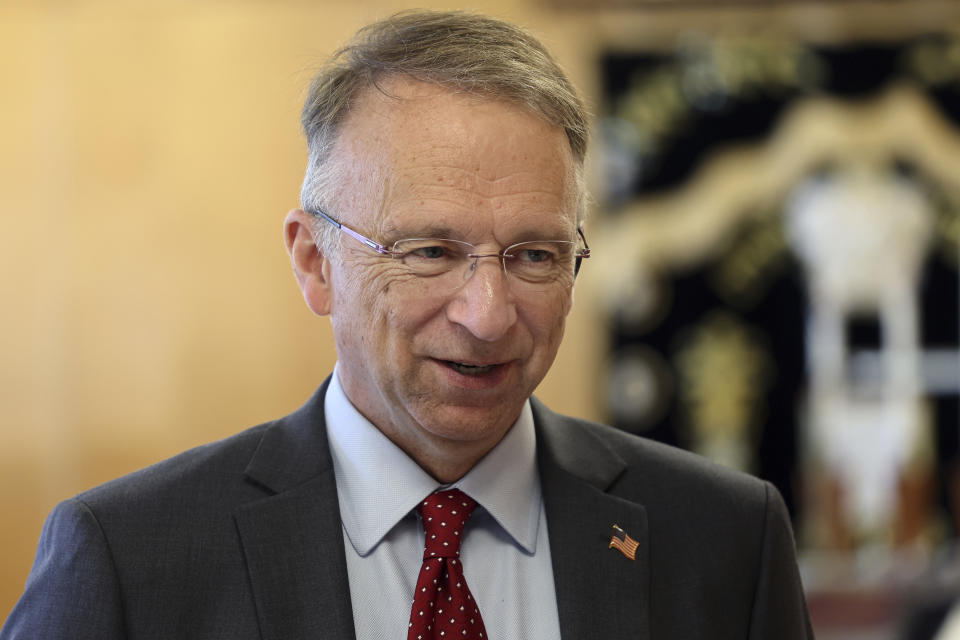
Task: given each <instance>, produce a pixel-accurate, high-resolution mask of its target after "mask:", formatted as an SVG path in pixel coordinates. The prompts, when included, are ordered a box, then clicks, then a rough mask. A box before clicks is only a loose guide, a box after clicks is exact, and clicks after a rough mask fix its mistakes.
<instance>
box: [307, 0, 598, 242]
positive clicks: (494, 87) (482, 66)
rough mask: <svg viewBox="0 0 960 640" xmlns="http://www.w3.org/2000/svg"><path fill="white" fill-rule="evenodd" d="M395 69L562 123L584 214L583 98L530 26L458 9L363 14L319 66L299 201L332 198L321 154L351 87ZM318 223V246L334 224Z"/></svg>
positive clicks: (311, 205)
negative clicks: (366, 20) (371, 19)
mask: <svg viewBox="0 0 960 640" xmlns="http://www.w3.org/2000/svg"><path fill="white" fill-rule="evenodd" d="M398 75H403V76H408V77H411V78H414V79H416V80H420V81H423V82H429V83H433V84H437V85H440V86H442V87H449V88H451V89H453V90H456V91H461V92H464V93H469V94H473V95H478V96H481V97H486V98H490V99H494V100H502V101H505V102H509V103H513V104H517V105H520V106H523V107H526V108H528V109H530V110H531V111H532V112H533V113H536V114H539V115H540V116H542V117H543V119H544V120H545V121H546V122H549V123H550V124H552V125H556V126H560V127H563V129H564V130H565V132H566V134H567V139H568V140H569V142H570V150H571V151H572V152H573V157H574V160H575V161H576V163H575V166H576V174H577V176H576V179H577V183H578V184H577V191H578V194H577V200H578V202H577V221H578V224H579V223H580V222H582V220H583V218H584V217H585V214H586V200H587V198H586V187H585V184H584V177H583V161H584V156H585V154H586V149H587V111H586V107H585V106H584V102H583V100H582V99H581V97H580V95H579V94H578V93H577V91H576V89H575V88H574V87H573V85H572V84H571V83H570V81H569V79H568V78H567V76H566V74H564V72H563V70H562V69H561V68H560V66H559V65H558V64H557V62H556V61H555V60H554V59H553V57H552V56H551V55H550V53H549V52H548V51H547V50H546V48H545V47H544V46H543V44H541V43H540V42H539V41H538V40H537V39H536V38H534V37H533V36H532V35H531V34H529V33H528V32H526V31H524V30H523V29H521V28H520V27H517V26H515V25H512V24H508V23H506V22H503V21H501V20H497V19H494V18H490V17H487V16H481V15H476V14H471V13H465V12H460V11H450V12H445V11H414V12H402V13H398V14H396V15H394V16H391V17H389V18H386V19H384V20H381V21H379V22H375V23H373V24H370V25H368V26H366V27H364V28H363V29H361V30H360V31H358V32H357V34H356V35H355V36H354V37H353V39H351V40H350V41H349V42H348V43H347V44H346V45H345V46H343V47H342V48H341V49H339V50H338V51H337V52H336V53H334V54H333V56H332V57H331V58H330V60H329V61H328V62H327V63H326V64H325V65H324V67H323V68H322V69H321V70H320V72H319V73H318V74H317V76H316V77H315V78H314V79H313V82H312V83H311V85H310V89H309V93H308V95H307V99H306V102H305V104H304V107H303V113H302V115H301V124H302V125H303V131H304V134H305V135H306V138H307V144H308V147H309V158H308V162H307V170H306V176H305V177H304V181H303V187H302V189H301V193H300V200H301V206H302V207H303V208H304V209H305V210H308V211H316V210H317V209H324V208H325V207H329V206H330V202H331V200H332V194H333V193H334V191H335V189H336V186H337V180H336V178H337V176H336V175H335V173H334V168H333V167H332V166H330V165H331V164H332V163H329V162H327V160H328V158H329V155H330V153H331V151H332V149H333V146H334V144H335V143H336V140H337V134H338V133H339V127H340V125H341V124H342V123H343V121H344V119H345V118H346V116H347V114H348V113H349V111H350V109H351V106H352V104H353V102H354V101H355V99H356V97H357V96H358V94H359V93H360V92H362V91H363V90H365V89H367V88H370V87H376V86H377V83H378V81H379V80H382V79H384V78H386V77H388V76H398ZM320 224H322V223H320ZM318 231H320V234H319V235H320V236H321V237H320V240H321V242H322V243H323V246H324V247H325V248H327V249H330V248H332V247H333V246H334V243H332V242H331V240H332V239H333V238H332V235H333V233H334V232H335V228H334V227H333V225H329V224H322V230H321V229H318Z"/></svg>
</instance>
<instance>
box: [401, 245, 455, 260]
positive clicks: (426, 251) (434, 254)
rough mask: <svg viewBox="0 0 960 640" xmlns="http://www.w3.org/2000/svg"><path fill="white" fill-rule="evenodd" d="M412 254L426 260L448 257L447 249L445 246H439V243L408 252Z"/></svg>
mask: <svg viewBox="0 0 960 640" xmlns="http://www.w3.org/2000/svg"><path fill="white" fill-rule="evenodd" d="M410 253H411V254H412V255H413V256H415V257H417V258H424V259H426V260H438V259H440V258H445V257H449V255H448V254H449V253H450V252H449V251H448V250H447V248H446V247H441V246H439V245H435V246H430V247H420V248H419V249H415V250H414V251H411V252H410Z"/></svg>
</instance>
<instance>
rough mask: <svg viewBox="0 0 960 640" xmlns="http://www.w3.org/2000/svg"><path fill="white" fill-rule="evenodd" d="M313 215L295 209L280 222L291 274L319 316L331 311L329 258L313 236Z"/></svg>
mask: <svg viewBox="0 0 960 640" xmlns="http://www.w3.org/2000/svg"><path fill="white" fill-rule="evenodd" d="M312 229H313V216H311V215H310V214H309V213H307V212H305V211H303V210H301V209H294V210H293V211H291V212H290V213H288V214H287V218H286V220H284V222H283V240H284V242H285V243H286V245H287V253H288V254H290V263H291V264H292V265H293V274H294V276H296V278H297V284H299V285H300V291H302V292H303V299H304V300H305V301H306V303H307V306H308V307H310V310H311V311H313V312H314V313H315V314H317V315H318V316H325V315H327V314H329V313H330V308H331V306H332V296H333V289H332V287H331V283H330V260H329V258H327V257H326V255H324V253H323V250H322V249H321V248H320V247H319V246H317V243H316V241H315V240H314V238H313V232H312Z"/></svg>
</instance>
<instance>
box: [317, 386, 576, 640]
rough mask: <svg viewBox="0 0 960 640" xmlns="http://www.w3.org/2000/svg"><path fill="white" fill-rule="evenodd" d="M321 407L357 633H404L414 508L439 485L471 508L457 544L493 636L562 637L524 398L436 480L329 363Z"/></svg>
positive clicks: (415, 538) (379, 639)
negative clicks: (512, 416) (492, 441)
mask: <svg viewBox="0 0 960 640" xmlns="http://www.w3.org/2000/svg"><path fill="white" fill-rule="evenodd" d="M324 402H325V404H324V411H325V415H326V421H327V435H328V437H329V439H330V450H331V452H332V455H333V468H334V473H335V475H336V481H337V495H338V497H339V502H340V515H341V518H342V522H343V532H344V551H345V553H346V557H347V572H348V574H349V578H350V599H351V602H352V603H353V619H354V624H355V625H356V631H357V638H358V639H359V640H405V639H406V637H407V625H408V623H409V621H410V606H411V602H412V601H413V590H414V587H415V585H416V583H417V576H418V575H419V573H420V565H421V561H422V558H423V537H424V534H423V529H422V528H421V527H420V523H419V521H418V520H417V517H416V515H415V513H414V511H413V509H414V508H415V507H416V506H417V505H418V504H419V503H420V501H421V500H423V498H424V497H425V496H427V495H429V494H430V493H432V492H433V491H435V490H437V489H438V488H441V487H443V488H449V487H455V488H458V489H461V490H462V491H465V492H466V493H467V494H469V495H470V496H471V497H472V498H473V499H474V500H476V501H477V503H478V505H479V506H478V507H477V508H476V509H475V510H474V512H473V515H472V516H471V518H470V521H469V522H468V523H467V527H466V530H465V533H464V540H463V543H462V547H461V550H460V559H461V561H462V562H463V570H464V577H465V578H466V580H467V585H468V586H469V587H470V591H471V593H473V596H474V598H475V599H476V601H477V603H478V605H479V606H480V615H481V616H482V617H483V623H484V626H485V627H486V629H487V636H488V637H489V638H490V639H491V640H528V639H529V640H556V639H557V638H559V637H560V626H559V621H558V615H557V601H556V595H555V592H554V587H553V567H552V565H551V563H550V544H549V542H548V541H547V519H546V514H545V512H544V508H543V500H542V498H541V493H540V477H539V475H538V473H537V461H536V434H535V432H534V428H533V414H532V412H531V410H530V404H529V403H527V404H526V405H524V409H523V412H522V413H521V415H520V418H519V419H518V420H517V422H516V423H515V424H514V425H513V427H512V428H511V429H510V431H509V432H508V433H507V435H506V436H504V438H503V440H501V441H500V443H499V444H498V445H497V446H496V447H494V449H493V450H492V451H491V452H490V453H488V454H487V455H486V456H485V457H484V458H483V459H482V460H480V462H478V463H477V464H476V466H474V468H473V469H471V470H470V472H469V473H467V475H466V476H464V477H463V478H461V479H460V481H458V482H456V483H454V484H453V485H441V484H439V483H438V482H437V481H436V480H434V479H433V478H432V477H431V476H430V475H429V474H428V473H426V472H425V471H424V470H423V469H421V468H420V467H419V466H418V465H417V463H415V462H414V461H413V460H411V459H410V458H409V457H407V455H406V454H405V453H404V452H403V451H402V450H400V449H399V448H398V447H397V446H396V445H394V444H393V443H392V442H390V440H389V439H387V437H386V436H384V435H383V434H382V433H380V431H379V430H378V429H377V428H376V427H374V426H373V425H372V424H371V423H370V422H369V421H368V420H367V419H366V418H364V417H363V416H362V415H361V414H360V413H359V412H358V411H357V409H356V408H355V407H354V406H353V405H352V404H351V403H350V401H349V400H348V399H347V397H346V395H345V394H344V392H343V388H342V387H341V386H340V382H339V379H338V377H337V375H336V370H334V375H333V379H332V380H331V382H330V386H329V388H328V389H327V395H326V398H325V401H324Z"/></svg>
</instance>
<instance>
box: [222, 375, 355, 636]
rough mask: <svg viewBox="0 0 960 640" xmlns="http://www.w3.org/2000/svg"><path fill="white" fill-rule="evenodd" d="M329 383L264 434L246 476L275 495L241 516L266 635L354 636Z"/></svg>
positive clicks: (243, 509) (239, 528)
mask: <svg viewBox="0 0 960 640" xmlns="http://www.w3.org/2000/svg"><path fill="white" fill-rule="evenodd" d="M326 387H327V383H326V382H325V383H324V384H323V385H322V386H321V387H320V389H319V390H318V391H317V393H316V394H314V396H313V397H312V398H311V399H310V400H309V401H308V402H307V404H305V405H304V406H303V408H301V409H300V410H298V411H297V412H296V413H293V414H291V415H290V416H287V417H286V418H284V419H282V420H280V421H278V422H277V423H275V424H273V425H271V426H270V427H269V428H268V429H267V431H266V432H265V433H264V437H263V440H262V441H261V443H260V446H259V448H258V449H257V451H256V453H255V454H254V456H253V458H252V459H251V461H250V464H249V465H248V467H247V471H246V474H247V477H248V479H249V480H251V481H253V482H255V483H257V484H260V485H262V486H263V487H264V488H265V489H266V490H267V491H268V492H270V493H271V494H272V495H269V497H266V498H264V499H262V500H258V501H256V502H252V503H249V504H247V505H244V506H243V507H241V508H240V509H238V510H237V512H236V513H235V514H234V518H235V521H236V524H237V531H238V532H239V535H240V538H241V541H242V544H243V553H244V556H245V558H246V561H247V566H248V570H249V577H250V585H251V589H252V591H253V597H254V601H255V605H256V609H257V616H258V619H259V621H260V633H261V635H262V637H263V638H264V640H281V639H282V640H293V639H297V638H304V639H306V638H321V637H322V638H335V639H343V640H347V639H348V638H349V639H352V638H353V637H354V628H353V610H352V608H351V604H350V589H349V580H348V578H347V564H346V558H345V557H344V551H343V531H342V528H341V525H340V510H339V506H338V502H337V487H336V481H335V479H334V473H333V463H332V461H331V458H330V451H329V448H328V445H327V438H326V425H325V421H324V414H323V397H324V394H325V392H326Z"/></svg>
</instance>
